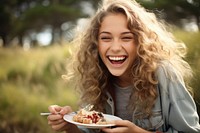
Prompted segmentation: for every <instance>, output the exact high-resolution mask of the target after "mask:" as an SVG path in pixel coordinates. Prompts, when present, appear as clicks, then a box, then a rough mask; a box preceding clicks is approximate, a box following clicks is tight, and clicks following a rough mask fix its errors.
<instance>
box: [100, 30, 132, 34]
mask: <svg viewBox="0 0 200 133" xmlns="http://www.w3.org/2000/svg"><path fill="white" fill-rule="evenodd" d="M103 33H104V34H111V33H110V32H107V31H102V32H101V33H99V35H100V34H103ZM130 33H131V34H133V33H132V32H130V31H127V32H122V33H121V34H122V35H124V34H130Z"/></svg>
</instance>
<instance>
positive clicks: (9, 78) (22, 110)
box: [0, 45, 77, 133]
mask: <svg viewBox="0 0 200 133" xmlns="http://www.w3.org/2000/svg"><path fill="white" fill-rule="evenodd" d="M68 47H69V46H68V45H66V46H62V47H61V46H52V47H48V48H42V49H41V48H40V49H39V48H36V49H32V50H30V51H24V50H23V49H20V48H17V49H0V55H1V57H0V64H1V66H0V83H1V84H0V94H1V95H0V108H1V110H0V119H1V122H0V132H4V133H6V132H34V133H37V132H38V133H41V132H49V133H50V132H53V131H52V130H51V129H50V127H49V126H48V124H47V120H46V117H44V116H40V112H47V111H48V106H49V105H52V104H58V105H62V106H64V105H70V106H72V107H73V109H77V106H76V101H77V95H75V91H74V90H73V89H72V88H71V87H70V86H69V85H67V84H66V83H65V82H64V80H63V79H62V78H61V75H62V74H64V73H65V65H66V59H67V58H68V57H69V53H68Z"/></svg>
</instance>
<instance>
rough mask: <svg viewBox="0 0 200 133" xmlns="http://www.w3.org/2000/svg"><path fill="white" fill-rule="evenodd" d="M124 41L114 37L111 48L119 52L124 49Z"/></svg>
mask: <svg viewBox="0 0 200 133" xmlns="http://www.w3.org/2000/svg"><path fill="white" fill-rule="evenodd" d="M121 43H122V42H120V40H119V39H113V42H112V45H111V50H112V51H113V52H118V51H120V50H121V49H122V44H121Z"/></svg>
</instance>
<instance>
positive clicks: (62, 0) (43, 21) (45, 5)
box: [0, 0, 85, 46]
mask: <svg viewBox="0 0 200 133" xmlns="http://www.w3.org/2000/svg"><path fill="white" fill-rule="evenodd" d="M80 3H81V0H28V1H27V0H15V1H12V2H11V1H7V0H2V1H1V3H0V11H1V12H0V19H1V24H0V37H1V38H2V40H3V46H8V44H9V41H11V40H12V39H13V38H18V40H19V43H20V44H22V45H23V38H24V37H25V36H28V35H29V34H31V33H32V32H36V33H37V32H40V31H41V30H43V29H44V28H45V27H47V26H48V27H50V28H51V29H52V43H54V42H55V40H56V39H55V34H59V37H60V36H61V34H62V30H61V28H60V27H61V25H62V24H63V23H65V22H74V21H75V20H76V19H78V18H79V17H83V16H84V15H85V14H84V13H83V12H82V9H81V5H80ZM11 29H12V30H11ZM58 40H59V39H58Z"/></svg>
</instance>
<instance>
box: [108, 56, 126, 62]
mask: <svg viewBox="0 0 200 133" xmlns="http://www.w3.org/2000/svg"><path fill="white" fill-rule="evenodd" d="M109 59H110V60H114V61H119V60H124V59H125V57H124V56H123V57H111V56H109Z"/></svg>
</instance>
